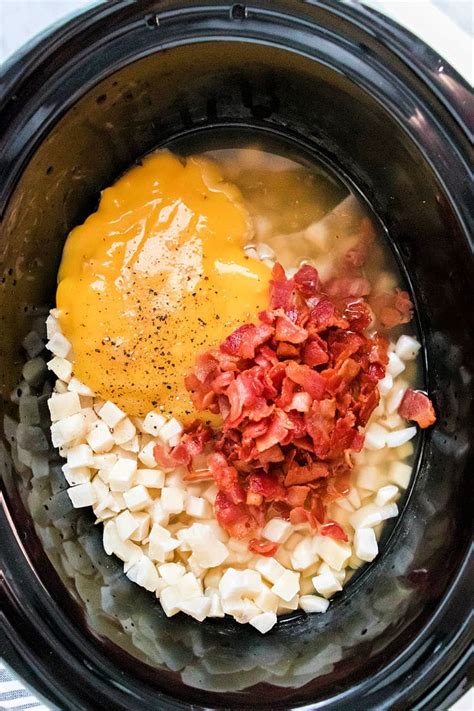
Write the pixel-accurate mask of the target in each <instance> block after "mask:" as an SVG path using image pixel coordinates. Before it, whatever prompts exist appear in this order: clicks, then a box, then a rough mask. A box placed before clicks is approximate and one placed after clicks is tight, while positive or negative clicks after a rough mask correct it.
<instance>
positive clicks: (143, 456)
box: [138, 442, 158, 469]
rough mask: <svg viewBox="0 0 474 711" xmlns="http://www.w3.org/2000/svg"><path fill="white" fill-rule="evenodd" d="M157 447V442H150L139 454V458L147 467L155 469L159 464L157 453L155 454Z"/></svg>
mask: <svg viewBox="0 0 474 711" xmlns="http://www.w3.org/2000/svg"><path fill="white" fill-rule="evenodd" d="M154 449H155V443H154V442H148V444H146V445H145V446H144V447H143V449H142V450H141V451H140V453H139V455H138V459H139V460H140V461H141V462H142V464H144V465H145V466H146V467H148V468H149V469H154V468H155V467H157V466H158V463H157V461H156V459H155V455H154V454H153V452H154Z"/></svg>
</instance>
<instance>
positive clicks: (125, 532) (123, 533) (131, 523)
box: [115, 509, 138, 541]
mask: <svg viewBox="0 0 474 711" xmlns="http://www.w3.org/2000/svg"><path fill="white" fill-rule="evenodd" d="M115 523H116V525H117V533H118V535H119V536H120V538H121V539H122V541H126V540H127V538H130V536H131V535H132V533H133V532H134V531H136V529H137V528H138V523H137V522H136V521H135V519H134V518H133V515H132V514H131V513H130V511H129V510H128V509H125V511H122V513H120V514H119V515H118V516H117V518H116V519H115Z"/></svg>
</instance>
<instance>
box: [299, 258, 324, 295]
mask: <svg viewBox="0 0 474 711" xmlns="http://www.w3.org/2000/svg"><path fill="white" fill-rule="evenodd" d="M294 282H295V285H296V288H297V289H298V291H299V292H300V294H302V295H303V296H305V297H307V298H308V297H309V296H314V295H315V294H317V293H319V291H320V290H321V282H320V281H319V274H318V271H317V269H315V268H314V267H312V266H311V265H310V264H304V265H303V266H302V267H300V269H298V271H297V272H296V274H295V276H294Z"/></svg>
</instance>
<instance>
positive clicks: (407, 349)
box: [395, 335, 421, 360]
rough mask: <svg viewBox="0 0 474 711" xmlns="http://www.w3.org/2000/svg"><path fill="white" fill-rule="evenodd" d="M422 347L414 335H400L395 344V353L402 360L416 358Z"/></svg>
mask: <svg viewBox="0 0 474 711" xmlns="http://www.w3.org/2000/svg"><path fill="white" fill-rule="evenodd" d="M420 348H421V343H418V341H417V340H416V338H413V337H412V336H405V335H403V336H400V338H399V339H398V341H397V345H396V346H395V353H396V354H397V356H398V357H399V358H400V359H401V360H414V359H415V358H416V356H417V354H418V351H419V350H420Z"/></svg>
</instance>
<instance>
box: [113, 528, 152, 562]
mask: <svg viewBox="0 0 474 711" xmlns="http://www.w3.org/2000/svg"><path fill="white" fill-rule="evenodd" d="M103 541H104V550H105V552H106V553H107V554H108V555H112V553H113V554H114V555H116V556H117V557H118V558H120V560H122V561H124V562H126V563H130V564H133V563H134V562H136V561H137V560H139V559H140V558H142V557H143V552H142V549H141V548H140V546H137V545H135V543H131V542H130V541H122V539H121V538H120V536H119V535H118V531H117V524H116V522H115V521H107V523H106V524H105V525H104V537H103Z"/></svg>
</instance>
